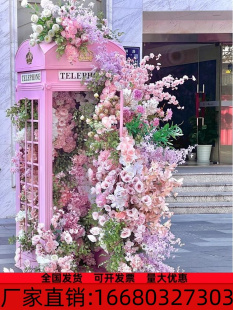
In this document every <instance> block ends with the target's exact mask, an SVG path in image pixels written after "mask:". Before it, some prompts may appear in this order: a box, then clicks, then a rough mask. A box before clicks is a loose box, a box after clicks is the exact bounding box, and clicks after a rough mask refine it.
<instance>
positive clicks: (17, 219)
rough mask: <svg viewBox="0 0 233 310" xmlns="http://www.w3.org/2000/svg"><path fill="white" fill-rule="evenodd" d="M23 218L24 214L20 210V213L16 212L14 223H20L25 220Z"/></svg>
mask: <svg viewBox="0 0 233 310" xmlns="http://www.w3.org/2000/svg"><path fill="white" fill-rule="evenodd" d="M25 217H26V212H25V211H22V210H20V211H19V212H18V214H17V215H16V217H15V221H16V222H21V221H22V220H24V219H25Z"/></svg>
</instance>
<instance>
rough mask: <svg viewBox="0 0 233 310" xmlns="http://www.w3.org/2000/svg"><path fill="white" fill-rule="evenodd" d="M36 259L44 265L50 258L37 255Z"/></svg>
mask: <svg viewBox="0 0 233 310" xmlns="http://www.w3.org/2000/svg"><path fill="white" fill-rule="evenodd" d="M36 260H37V262H38V264H40V265H46V264H49V263H50V259H49V258H47V257H45V256H37V258H36Z"/></svg>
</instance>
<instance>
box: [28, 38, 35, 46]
mask: <svg viewBox="0 0 233 310" xmlns="http://www.w3.org/2000/svg"><path fill="white" fill-rule="evenodd" d="M29 44H30V46H32V47H33V46H35V45H36V41H35V40H34V39H31V40H30V42H29Z"/></svg>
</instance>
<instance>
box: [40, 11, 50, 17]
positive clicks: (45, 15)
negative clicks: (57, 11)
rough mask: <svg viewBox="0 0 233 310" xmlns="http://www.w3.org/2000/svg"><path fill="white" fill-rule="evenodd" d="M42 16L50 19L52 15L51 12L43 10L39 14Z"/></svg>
mask: <svg viewBox="0 0 233 310" xmlns="http://www.w3.org/2000/svg"><path fill="white" fill-rule="evenodd" d="M41 15H42V16H44V17H50V16H51V15H52V12H51V11H50V10H48V9H44V10H43V11H42V13H41Z"/></svg>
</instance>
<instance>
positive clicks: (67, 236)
mask: <svg viewBox="0 0 233 310" xmlns="http://www.w3.org/2000/svg"><path fill="white" fill-rule="evenodd" d="M61 237H62V239H63V240H65V242H66V243H68V244H71V243H72V241H73V239H72V237H71V235H70V234H69V233H68V231H64V232H63V233H62V234H61Z"/></svg>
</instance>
